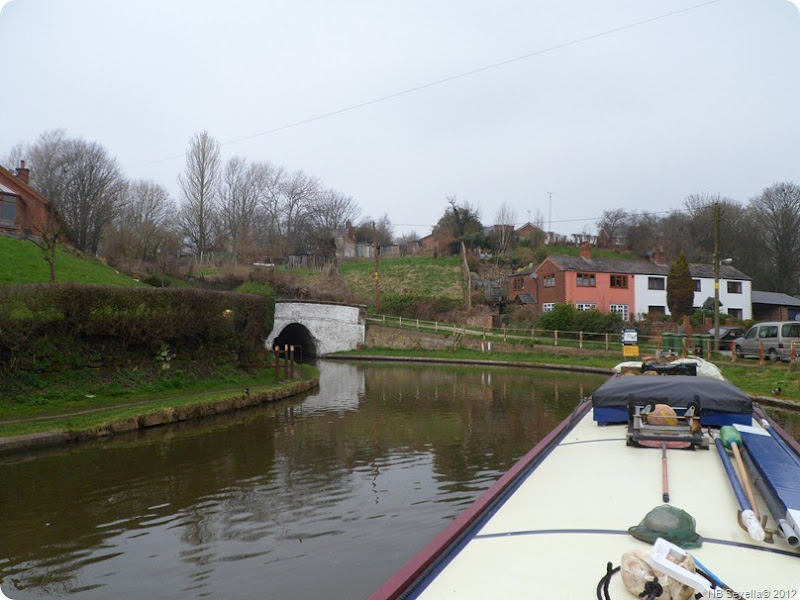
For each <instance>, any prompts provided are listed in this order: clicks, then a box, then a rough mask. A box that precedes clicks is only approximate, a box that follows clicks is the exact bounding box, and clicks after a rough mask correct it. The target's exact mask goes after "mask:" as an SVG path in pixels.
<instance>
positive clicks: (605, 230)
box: [597, 208, 628, 248]
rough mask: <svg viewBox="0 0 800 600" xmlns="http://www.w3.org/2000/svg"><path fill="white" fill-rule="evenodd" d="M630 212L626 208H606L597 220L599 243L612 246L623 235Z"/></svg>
mask: <svg viewBox="0 0 800 600" xmlns="http://www.w3.org/2000/svg"><path fill="white" fill-rule="evenodd" d="M627 220H628V213H627V212H625V210H624V209H622V208H618V209H616V210H604V211H603V216H602V217H600V220H599V221H598V222H597V243H598V245H599V246H601V247H603V248H611V247H613V246H615V245H616V244H617V240H619V239H620V238H621V237H622V236H623V230H624V229H625V225H626V222H627Z"/></svg>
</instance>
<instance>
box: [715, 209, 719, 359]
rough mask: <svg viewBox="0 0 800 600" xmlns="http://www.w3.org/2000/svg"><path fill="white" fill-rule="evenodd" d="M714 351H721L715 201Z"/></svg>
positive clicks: (716, 212) (716, 210) (717, 210)
mask: <svg viewBox="0 0 800 600" xmlns="http://www.w3.org/2000/svg"><path fill="white" fill-rule="evenodd" d="M714 352H719V202H714Z"/></svg>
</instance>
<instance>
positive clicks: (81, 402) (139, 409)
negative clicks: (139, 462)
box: [0, 365, 318, 436]
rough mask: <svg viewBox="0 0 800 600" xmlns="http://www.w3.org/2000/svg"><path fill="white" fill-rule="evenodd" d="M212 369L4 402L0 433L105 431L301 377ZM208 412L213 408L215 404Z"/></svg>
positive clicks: (303, 369) (306, 375) (304, 372)
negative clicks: (192, 374) (31, 400)
mask: <svg viewBox="0 0 800 600" xmlns="http://www.w3.org/2000/svg"><path fill="white" fill-rule="evenodd" d="M295 374H296V375H298V376H299V377H300V380H301V381H302V380H306V381H308V380H312V379H314V378H316V377H317V376H318V372H317V370H316V369H315V368H314V367H311V366H310V365H298V366H297V367H296V371H295ZM73 375H74V374H73ZM209 375H211V377H208V378H199V377H187V376H186V374H181V373H175V374H170V375H169V376H165V377H161V378H159V379H157V380H154V381H152V382H150V383H149V384H145V385H143V386H142V387H130V388H128V389H120V382H119V381H118V380H117V381H115V382H113V383H110V384H106V387H103V386H100V388H97V387H87V386H86V385H85V382H84V386H83V387H79V388H75V389H72V391H71V395H70V396H69V397H64V396H63V395H61V392H59V391H56V390H53V391H51V393H50V396H49V398H50V399H49V400H48V399H47V395H45V397H43V398H42V399H41V401H39V402H36V403H25V402H17V403H9V402H4V403H3V404H2V405H0V436H16V435H27V434H33V433H42V432H48V431H58V430H63V431H69V432H74V433H90V432H93V431H103V430H108V429H113V425H114V424H115V423H118V422H120V421H125V420H130V419H134V418H142V417H144V416H146V415H148V414H151V413H155V412H159V411H160V412H162V413H164V412H165V411H166V412H167V413H169V412H170V411H180V410H183V411H184V412H185V410H186V409H187V407H192V406H196V407H198V411H199V412H201V413H202V412H203V411H204V410H206V409H208V407H209V406H210V405H212V404H214V403H217V402H220V401H223V400H227V399H235V398H242V397H245V396H257V395H260V394H269V393H271V392H272V391H275V390H280V389H281V388H286V387H287V386H291V385H292V384H294V383H296V382H297V381H298V380H297V379H295V380H291V381H288V382H287V381H286V380H279V381H276V380H275V373H274V371H272V370H260V371H258V372H255V371H252V372H248V371H235V370H232V369H226V370H222V371H217V372H215V373H212V374H209ZM73 380H74V379H73ZM67 381H70V378H67ZM65 385H68V383H67V382H66V381H64V380H61V381H60V382H59V386H65ZM134 385H135V384H134ZM90 390H91V391H90ZM248 392H249V393H248ZM206 412H209V413H210V414H213V411H211V410H210V409H208V410H206Z"/></svg>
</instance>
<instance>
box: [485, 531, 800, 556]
mask: <svg viewBox="0 0 800 600" xmlns="http://www.w3.org/2000/svg"><path fill="white" fill-rule="evenodd" d="M575 534H578V535H586V534H590V535H625V536H630V533H628V531H627V530H625V529H533V530H528V531H506V532H503V533H487V534H479V535H476V536H475V537H474V539H476V540H487V539H493V538H503V537H516V536H527V535H575ZM703 543H704V544H718V545H720V546H733V547H734V548H746V549H748V550H758V551H759V552H771V553H773V554H782V555H784V556H798V552H792V551H791V550H782V549H781V548H767V547H765V546H756V545H755V544H745V543H743V542H734V541H731V540H721V539H718V538H707V537H703Z"/></svg>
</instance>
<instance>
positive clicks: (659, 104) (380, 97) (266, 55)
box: [0, 0, 800, 236]
mask: <svg viewBox="0 0 800 600" xmlns="http://www.w3.org/2000/svg"><path fill="white" fill-rule="evenodd" d="M0 6H2V12H0V56H1V57H2V64H3V82H4V83H3V86H2V87H3V93H2V94H0V154H5V153H6V152H7V151H8V150H9V149H10V148H11V146H12V145H13V144H15V143H17V142H32V141H34V140H35V138H36V137H37V136H38V135H39V134H40V133H42V132H44V131H46V130H50V129H54V128H62V129H65V130H66V132H67V134H68V135H69V136H72V137H82V138H84V139H86V140H89V141H97V142H100V143H101V144H103V145H104V146H105V147H106V148H107V149H108V151H109V152H110V153H111V154H112V155H113V156H115V157H117V159H118V161H119V164H120V166H121V167H122V169H123V171H124V173H125V174H126V176H127V177H129V178H131V179H149V180H152V181H155V182H157V183H160V184H162V185H164V186H165V187H167V188H168V189H169V190H170V192H171V193H172V194H173V195H174V196H175V197H176V198H177V194H178V192H177V184H176V178H177V175H178V173H179V172H181V170H182V169H183V155H184V153H185V151H186V149H187V147H188V141H189V139H190V137H191V136H192V135H193V134H194V133H195V132H198V131H202V130H207V131H208V132H209V133H210V134H211V135H212V136H214V137H215V138H216V139H217V140H219V141H220V142H221V143H222V144H223V146H222V152H223V158H224V159H227V158H230V157H232V156H236V155H239V156H243V157H245V158H247V159H249V160H258V161H270V162H272V163H273V164H276V165H280V166H284V167H286V168H289V169H292V170H294V169H302V170H304V171H305V172H307V173H309V174H311V175H316V176H318V177H319V178H320V179H321V180H322V181H323V183H324V184H325V185H326V186H327V187H330V188H334V189H337V190H339V191H341V192H343V193H345V194H348V195H350V196H352V197H353V198H354V200H355V201H356V202H357V203H358V205H359V206H360V207H361V209H362V214H361V216H362V217H364V216H367V215H369V216H371V217H380V216H382V215H383V214H384V213H385V214H388V216H389V219H390V220H391V222H392V223H393V224H395V226H396V228H395V232H396V233H401V232H403V231H408V230H415V231H417V233H419V234H420V235H421V236H422V235H427V234H428V233H429V232H430V227H431V226H432V225H434V224H435V223H436V221H437V220H438V219H439V217H441V215H442V213H443V212H444V210H445V208H446V206H447V201H446V196H448V195H457V197H458V198H459V199H461V200H466V201H469V202H470V203H472V204H474V205H477V206H478V207H479V208H480V211H481V217H482V220H483V222H484V224H490V223H493V222H494V219H495V216H496V215H497V211H498V208H499V207H500V205H501V203H502V202H506V203H508V205H509V206H511V207H512V208H513V209H514V210H515V212H516V221H517V223H518V224H522V223H525V222H526V221H528V219H529V214H530V219H531V220H532V221H535V220H536V218H537V216H538V217H539V218H541V219H542V220H543V222H544V225H545V227H547V226H548V224H549V223H550V222H551V221H552V230H554V231H557V232H560V233H565V234H568V233H573V232H580V231H583V230H584V229H587V230H588V231H594V224H595V220H596V219H597V218H598V217H600V216H601V215H602V213H603V211H604V210H610V209H616V208H623V209H627V210H630V211H634V210H635V211H666V210H670V209H676V208H681V207H682V205H683V200H684V198H685V197H686V196H687V195H689V194H693V193H719V194H722V195H723V196H727V197H729V198H732V199H733V200H736V201H738V202H741V203H745V202H747V201H748V200H749V199H750V198H752V197H754V196H756V195H758V194H759V193H760V192H761V191H762V190H763V189H764V188H765V187H768V186H770V185H772V184H774V183H777V182H795V183H800V11H799V10H798V8H797V6H796V5H795V4H793V3H792V2H790V1H789V0H716V1H712V2H709V1H707V0H706V1H703V0H613V1H612V0H515V1H512V0H491V1H488V0H487V1H483V2H480V1H477V0H450V1H448V2H443V1H436V0H353V1H350V0H282V1H273V0H264V1H258V0H226V1H224V2H222V1H216V2H210V1H205V0H12V1H11V2H3V0H0ZM515 59H516V60H515ZM476 71H477V72H476ZM420 88H421V89H420ZM387 97H388V98H387ZM373 101H374V102H373ZM365 104H366V105H365ZM359 105H363V106H360V107H359ZM343 109H348V110H344V111H343ZM339 111H343V112H339ZM330 113H336V114H330ZM325 115H330V116H325ZM304 121H305V123H303V122H304ZM298 123H302V124H298ZM293 124H297V125H293ZM276 130H277V131H276ZM548 192H552V204H551V201H550V198H551V196H550V195H549V194H548ZM529 211H530V212H529Z"/></svg>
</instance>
